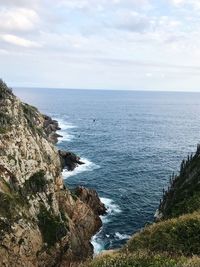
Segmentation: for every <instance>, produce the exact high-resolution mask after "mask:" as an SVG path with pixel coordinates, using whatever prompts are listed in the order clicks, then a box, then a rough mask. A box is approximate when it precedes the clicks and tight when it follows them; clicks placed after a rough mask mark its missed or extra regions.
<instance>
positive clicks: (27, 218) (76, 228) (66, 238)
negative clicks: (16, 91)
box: [0, 80, 105, 267]
mask: <svg viewBox="0 0 200 267" xmlns="http://www.w3.org/2000/svg"><path fill="white" fill-rule="evenodd" d="M58 128H59V127H58V124H57V122H56V121H53V120H52V119H51V118H49V117H48V116H44V115H42V114H41V113H40V112H39V111H38V110H37V109H36V108H35V107H32V106H30V105H28V104H25V103H22V102H21V101H20V100H19V99H18V98H17V97H15V96H14V95H13V93H12V90H11V89H9V88H8V87H7V86H6V84H5V83H4V82H3V81H2V80H0V231H1V236H0V258H1V263H2V266H9V267H10V266H20V267H21V266H24V267H29V266H34V267H35V266H72V263H73V264H74V265H73V266H76V263H77V264H78V263H79V262H81V261H83V260H85V259H86V258H87V257H89V256H92V253H93V248H92V245H91V244H90V239H91V237H92V235H94V234H95V233H96V232H97V231H98V229H99V228H100V227H101V225H102V223H101V220H100V217H99V215H101V214H103V213H105V207H104V206H103V204H102V203H101V202H100V200H99V198H98V195H97V194H96V192H95V191H93V190H88V189H85V188H81V191H80V189H79V190H78V192H79V196H77V195H76V194H75V193H71V192H70V191H69V190H68V189H67V188H65V186H64V184H63V180H62V168H63V167H67V168H68V169H70V170H72V169H73V168H75V167H76V165H77V164H82V162H80V159H79V158H78V157H77V156H76V155H75V154H73V153H69V152H58V151H57V149H56V147H55V146H54V145H53V143H55V142H56V141H57V137H58V135H57V134H56V130H57V129H58ZM82 196H83V197H82ZM85 196H88V198H87V197H85ZM88 199H90V201H89V202H88ZM94 207H95V208H94Z"/></svg>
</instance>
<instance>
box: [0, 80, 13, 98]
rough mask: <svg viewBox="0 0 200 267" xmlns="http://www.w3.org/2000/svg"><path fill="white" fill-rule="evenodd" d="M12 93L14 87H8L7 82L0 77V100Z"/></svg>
mask: <svg viewBox="0 0 200 267" xmlns="http://www.w3.org/2000/svg"><path fill="white" fill-rule="evenodd" d="M10 95H13V93H12V89H10V88H8V87H7V85H6V83H4V82H3V80H2V79H0V100H1V99H5V98H7V97H9V96H10Z"/></svg>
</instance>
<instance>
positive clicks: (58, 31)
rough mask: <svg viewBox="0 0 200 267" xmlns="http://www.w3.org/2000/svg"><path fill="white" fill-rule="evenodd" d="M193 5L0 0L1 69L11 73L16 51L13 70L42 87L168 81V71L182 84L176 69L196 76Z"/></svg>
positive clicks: (198, 36) (199, 56) (192, 0)
mask: <svg viewBox="0 0 200 267" xmlns="http://www.w3.org/2000/svg"><path fill="white" fill-rule="evenodd" d="M28 5H30V6H28ZM166 5H167V6H166ZM199 5H200V1H196V0H187V1H186V0H164V1H155V0H154V1H150V0H110V1H108V0H58V1H55V0H44V1H39V0H31V1H27V0H0V17H1V24H0V70H2V71H3V72H5V71H8V73H11V72H12V68H13V72H12V74H13V75H14V77H16V75H17V74H15V70H14V66H15V65H16V62H19V57H20V66H21V67H20V70H21V73H20V74H19V76H20V77H22V78H23V79H28V80H29V81H30V80H31V77H32V76H33V75H35V76H37V77H38V84H39V83H40V81H41V83H42V82H43V83H44V84H43V85H44V86H45V85H46V86H48V85H49V84H54V85H55V86H56V83H57V82H58V81H61V80H62V82H63V83H64V84H66V87H89V86H90V87H91V88H92V87H93V88H94V87H98V86H100V85H101V87H107V88H117V87H121V88H122V87H126V88H128V87H129V88H130V87H131V86H133V85H135V87H138V88H139V87H140V88H143V89H146V88H148V87H149V88H150V87H151V88H156V86H154V85H155V83H156V84H157V86H162V85H163V86H165V85H166V86H169V87H170V85H169V81H170V77H171V78H173V79H172V80H173V81H175V83H174V84H178V83H180V84H181V83H182V84H183V82H182V79H180V78H181V73H182V74H183V76H184V77H187V76H190V77H191V76H192V73H193V76H194V75H196V76H198V75H199V69H198V64H199V62H200V52H199V47H200V29H199V23H200V22H199V20H200V19H199V10H200V9H198V6H199ZM166 7H167V8H166ZM20 47H21V49H20ZM24 48H27V49H24ZM36 48H40V49H36ZM11 53H12V56H10V54H11ZM8 62H9V66H10V68H9V66H8ZM30 62H32V63H33V62H34V64H33V65H32V66H33V67H32V69H31V72H30V71H28V68H27V66H28V65H29V64H30ZM52 62H53V64H52ZM5 65H7V66H8V67H7V68H6V67H5ZM187 65H188V66H189V67H188V68H187ZM181 66H185V67H181ZM44 70H45V71H44ZM44 72H46V73H48V75H47V76H48V77H47V80H45V81H44V80H43V77H44ZM49 73H52V75H49ZM66 73H69V75H66ZM197 74H198V75H197ZM196 76H195V77H196ZM77 77H79V79H77ZM199 77H200V76H199ZM22 78H20V79H21V80H23V79H22ZM196 79H198V78H196ZM190 82H191V81H190ZM45 83H46V84H45ZM48 83H49V84H48ZM199 83H200V78H199ZM185 84H186V83H184V86H185ZM192 84H193V83H191V86H192ZM41 85H42V84H41ZM103 85H104V86H103ZM123 85H124V86H123ZM171 87H172V85H171ZM165 89H167V88H166V87H165Z"/></svg>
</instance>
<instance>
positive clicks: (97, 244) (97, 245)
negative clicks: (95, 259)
mask: <svg viewBox="0 0 200 267" xmlns="http://www.w3.org/2000/svg"><path fill="white" fill-rule="evenodd" d="M91 243H92V245H93V247H94V256H96V255H98V254H99V253H100V252H102V251H103V250H104V244H103V242H102V241H101V240H100V239H99V238H98V234H96V235H95V236H93V237H92V240H91Z"/></svg>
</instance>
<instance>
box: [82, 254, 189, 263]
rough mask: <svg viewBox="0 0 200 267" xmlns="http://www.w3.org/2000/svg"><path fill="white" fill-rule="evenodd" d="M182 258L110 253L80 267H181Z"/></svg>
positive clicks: (161, 255) (183, 260) (162, 255)
mask: <svg viewBox="0 0 200 267" xmlns="http://www.w3.org/2000/svg"><path fill="white" fill-rule="evenodd" d="M184 262H186V259H185V258H184V257H179V258H172V257H169V256H167V255H164V254H157V255H155V254H151V253H148V252H147V251H139V252H137V253H132V254H125V253H111V254H108V255H102V256H98V257H96V258H95V259H94V260H93V261H88V262H87V263H85V264H83V265H82V267H181V266H183V265H182V264H184Z"/></svg>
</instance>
